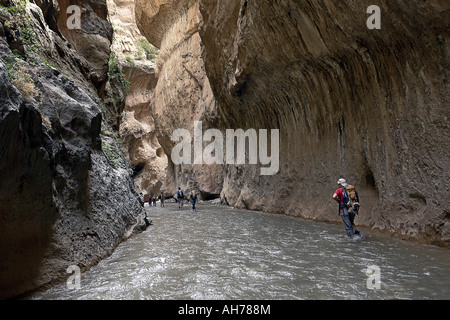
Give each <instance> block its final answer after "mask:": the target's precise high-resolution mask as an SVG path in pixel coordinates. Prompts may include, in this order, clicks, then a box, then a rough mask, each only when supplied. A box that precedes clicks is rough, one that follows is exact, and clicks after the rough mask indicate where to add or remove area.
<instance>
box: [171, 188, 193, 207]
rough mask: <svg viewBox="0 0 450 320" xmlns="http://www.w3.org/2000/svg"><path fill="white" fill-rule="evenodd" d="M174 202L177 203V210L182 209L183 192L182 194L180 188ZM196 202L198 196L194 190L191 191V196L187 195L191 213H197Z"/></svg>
mask: <svg viewBox="0 0 450 320" xmlns="http://www.w3.org/2000/svg"><path fill="white" fill-rule="evenodd" d="M176 200H177V202H178V209H182V208H183V204H184V192H183V190H181V188H180V187H178V191H177V196H176ZM197 200H198V196H197V194H196V193H195V190H192V191H191V194H190V195H189V201H190V202H191V204H192V211H197V208H196V207H195V205H196V203H197Z"/></svg>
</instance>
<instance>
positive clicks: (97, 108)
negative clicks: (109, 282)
mask: <svg viewBox="0 0 450 320" xmlns="http://www.w3.org/2000/svg"><path fill="white" fill-rule="evenodd" d="M36 3H37V4H39V5H40V6H38V5H36V4H35V3H28V5H27V6H26V7H24V6H23V4H24V2H23V1H22V2H19V1H5V0H2V1H0V4H1V5H2V7H1V8H0V93H1V94H0V138H1V139H0V150H1V152H0V252H1V259H0V298H2V299H4V298H10V297H16V296H19V295H21V294H24V293H26V292H29V291H32V290H36V289H38V288H43V287H46V286H48V285H50V284H52V283H54V282H57V281H62V280H66V279H67V278H68V277H69V276H70V274H69V273H67V272H66V270H67V269H68V267H69V266H71V265H76V266H78V267H79V268H80V269H81V270H82V271H83V270H85V269H87V268H89V267H90V266H92V265H93V264H95V263H97V262H98V261H99V260H100V259H103V258H105V257H106V256H107V255H109V254H110V253H111V252H112V250H113V249H114V248H115V247H116V246H117V245H118V244H119V243H120V242H121V241H123V240H124V239H126V238H127V237H129V236H130V235H131V234H133V233H134V232H138V231H140V230H143V229H144V228H145V221H144V216H145V211H144V209H143V207H142V206H141V204H140V203H139V198H138V194H137V192H136V189H135V187H134V184H133V179H132V168H131V167H130V165H129V164H128V163H127V162H126V161H125V159H124V157H123V156H122V155H121V152H120V150H119V147H118V145H117V143H116V141H114V140H113V139H112V138H110V137H108V136H106V135H104V134H103V133H104V131H105V129H104V128H105V126H106V124H105V122H104V116H103V115H104V110H102V107H101V103H100V102H99V101H100V100H99V95H101V92H102V88H103V87H104V85H105V82H107V78H108V76H107V71H108V59H109V52H110V49H109V46H110V44H111V36H112V34H111V33H110V32H109V30H112V29H111V27H110V25H109V23H108V21H107V20H106V17H107V11H106V3H105V1H84V2H83V3H82V2H79V4H80V6H81V7H82V8H83V12H84V15H82V21H83V24H82V28H81V29H79V30H74V31H68V30H64V28H62V29H60V28H59V27H58V26H60V25H62V24H63V21H60V20H58V19H59V18H58V17H61V13H62V12H66V9H67V7H64V2H63V1H59V5H58V3H57V2H52V1H36ZM66 4H68V3H66ZM84 18H85V19H84ZM92 25H96V26H97V27H98V26H103V27H104V28H103V27H98V28H97V27H96V28H94V27H92ZM108 26H109V27H108ZM72 32H74V33H77V34H79V35H80V37H77V36H76V35H73V34H72ZM83 37H85V38H86V39H87V40H83V41H81V40H80V39H83ZM85 46H89V48H87V47H85ZM92 50H93V51H96V53H95V55H94V54H93V53H92Z"/></svg>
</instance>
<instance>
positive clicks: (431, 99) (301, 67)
mask: <svg viewBox="0 0 450 320" xmlns="http://www.w3.org/2000/svg"><path fill="white" fill-rule="evenodd" d="M370 5H371V3H370V1H358V2H357V3H354V2H352V3H347V2H346V3H341V2H339V4H338V3H336V1H325V2H321V3H320V4H319V3H318V2H316V1H302V2H299V1H281V2H274V1H257V2H256V1H237V0H236V1H233V0H231V1H220V2H219V1H208V0H200V11H201V14H202V17H203V24H202V25H201V29H200V35H201V38H202V43H203V45H204V51H203V53H204V54H203V59H204V63H205V68H206V73H207V75H208V77H209V80H210V83H211V86H212V88H213V92H214V94H215V96H216V98H217V100H218V101H219V102H220V103H219V106H218V108H219V111H218V114H219V115H220V122H221V123H222V124H223V127H229V126H230V127H232V128H233V127H236V126H237V127H250V128H261V127H262V128H268V129H269V128H279V129H280V131H281V138H280V142H281V151H280V168H281V169H280V172H279V174H278V175H276V176H273V177H267V178H261V177H258V176H255V174H254V172H253V171H252V170H247V171H245V172H244V173H243V174H242V173H240V172H239V173H238V172H237V171H233V170H232V171H231V173H230V176H229V177H228V179H227V180H229V181H233V186H234V187H235V188H236V185H239V186H240V187H239V188H237V189H238V190H242V191H241V193H240V194H239V195H238V193H236V192H235V191H231V190H227V188H224V191H223V196H225V197H227V198H231V199H233V200H235V201H236V203H237V204H238V205H239V206H245V207H250V208H254V209H259V208H260V209H265V210H268V211H276V212H286V213H288V214H292V215H300V216H304V217H308V218H314V219H325V220H331V219H334V218H333V216H335V212H336V211H335V210H337V209H335V203H333V201H331V200H330V199H331V198H330V197H331V195H332V193H333V192H334V189H336V181H337V179H338V177H341V176H343V177H346V178H347V180H348V181H349V182H350V183H353V184H356V185H357V186H358V187H359V190H360V193H361V198H362V202H363V203H364V205H363V209H362V211H361V214H360V216H359V218H358V223H362V224H366V225H369V226H371V227H373V228H379V229H383V230H389V231H396V232H398V233H401V234H405V235H408V236H425V237H428V238H429V239H432V240H446V241H448V240H450V220H449V207H450V202H449V199H448V196H446V194H447V193H448V190H449V188H450V185H449V181H450V180H449V175H450V170H449V165H450V163H449V160H448V156H446V155H445V153H446V152H447V151H446V150H449V147H450V140H449V139H448V136H449V122H448V117H449V116H450V111H449V108H448V102H449V92H448V78H447V75H446V71H445V70H448V67H449V60H448V54H449V46H448V41H446V39H448V36H449V32H448V29H446V28H447V27H446V25H445V23H443V21H446V20H448V17H449V14H450V5H449V4H448V2H445V1H437V2H433V4H431V2H427V3H422V2H420V3H419V2H408V3H405V2H403V1H382V2H381V6H380V7H381V10H382V30H369V29H368V28H367V27H366V20H367V19H368V18H369V15H368V14H366V11H367V8H368V7H369V6H370ZM247 189H249V190H250V191H247ZM261 197H262V198H265V199H267V201H265V202H262V201H260V199H261ZM232 202H233V203H234V201H232Z"/></svg>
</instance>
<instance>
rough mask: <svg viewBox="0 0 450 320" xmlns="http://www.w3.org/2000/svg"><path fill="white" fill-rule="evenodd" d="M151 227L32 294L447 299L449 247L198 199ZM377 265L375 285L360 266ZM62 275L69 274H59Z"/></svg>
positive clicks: (169, 208) (160, 211)
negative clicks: (350, 232) (353, 236)
mask: <svg viewBox="0 0 450 320" xmlns="http://www.w3.org/2000/svg"><path fill="white" fill-rule="evenodd" d="M146 209H147V212H148V215H149V217H151V218H152V220H153V225H152V226H150V227H148V229H147V230H146V231H144V232H143V233H141V234H139V235H137V236H135V237H133V238H132V239H130V240H128V241H126V242H125V243H122V244H121V245H120V246H119V247H118V248H117V250H116V251H115V252H114V253H113V255H112V256H111V257H109V258H107V259H105V260H103V261H102V262H100V263H99V264H98V265H97V266H95V267H93V268H92V269H91V270H89V271H88V272H85V273H82V274H81V279H80V289H69V288H68V286H67V284H66V283H63V284H61V285H59V286H57V287H54V288H52V289H51V290H48V291H46V292H43V293H39V294H36V295H34V296H33V297H32V299H87V300H91V299H93V300H96V299H106V300H110V299H127V300H128V299H136V300H138V299H139V300H140V299H145V300H147V299H151V300H163V299H164V300H165V299H168V300H173V299H176V300H236V299H237V300H246V299H250V300H281V299H283V300H298V299H308V300H309V299H326V300H328V299H447V298H448V297H449V296H450V279H449V277H448V270H449V268H450V252H449V251H448V250H446V249H444V248H438V247H435V246H429V245H420V244H415V243H410V242H406V241H402V240H395V239H392V238H391V237H389V236H386V235H379V234H375V233H371V232H370V231H364V234H365V239H364V240H361V241H353V242H352V241H350V240H348V239H347V238H346V237H345V236H344V235H343V233H342V226H341V225H335V224H327V223H317V222H311V221H305V220H302V219H296V218H292V217H288V216H284V215H272V214H267V213H262V212H256V211H248V210H238V209H234V208H231V207H227V206H222V205H205V204H200V205H199V208H198V209H199V210H198V211H197V212H192V211H191V210H190V209H189V206H184V209H183V210H179V209H178V205H177V204H176V203H167V204H166V207H165V208H161V207H159V206H157V207H147V208H146ZM373 265H376V266H379V268H380V280H381V283H380V289H373V288H372V289H369V288H368V286H367V282H368V275H367V274H366V271H367V268H368V267H370V266H373ZM67 277H68V279H69V275H67Z"/></svg>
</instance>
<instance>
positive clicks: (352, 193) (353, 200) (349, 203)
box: [141, 178, 360, 239]
mask: <svg viewBox="0 0 450 320" xmlns="http://www.w3.org/2000/svg"><path fill="white" fill-rule="evenodd" d="M337 184H338V189H337V190H336V191H335V192H334V194H333V199H334V200H335V201H336V202H338V203H339V216H341V218H342V221H343V222H344V227H345V231H346V232H347V236H348V237H349V238H351V239H353V238H354V237H355V236H358V235H360V232H359V231H358V229H357V228H356V226H355V223H354V220H355V216H356V215H357V214H358V212H359V208H360V203H359V195H358V192H357V191H356V188H355V186H353V185H350V184H348V183H347V181H346V180H345V179H343V178H341V179H339V180H338V181H337ZM141 198H142V200H141V203H142V204H143V203H144V201H143V194H142V193H141ZM174 198H175V201H176V202H177V203H178V209H180V210H181V209H182V208H183V205H184V201H185V196H184V192H183V190H181V187H178V190H177V192H176V194H175V197H174ZM157 200H159V201H160V203H161V207H164V202H165V197H164V193H163V192H161V194H160V195H158V196H156V195H150V196H149V198H148V204H149V205H150V206H151V207H152V206H156V201H157ZM188 200H189V202H190V203H191V204H192V211H197V208H196V204H197V201H198V196H197V194H196V192H195V190H192V191H191V193H190V195H189V198H188Z"/></svg>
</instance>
